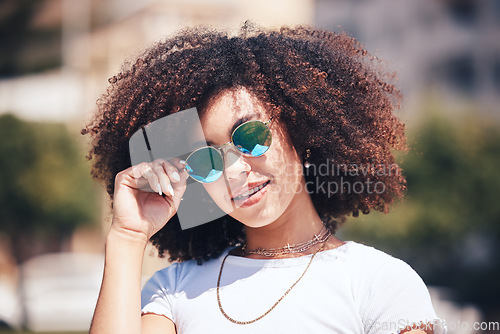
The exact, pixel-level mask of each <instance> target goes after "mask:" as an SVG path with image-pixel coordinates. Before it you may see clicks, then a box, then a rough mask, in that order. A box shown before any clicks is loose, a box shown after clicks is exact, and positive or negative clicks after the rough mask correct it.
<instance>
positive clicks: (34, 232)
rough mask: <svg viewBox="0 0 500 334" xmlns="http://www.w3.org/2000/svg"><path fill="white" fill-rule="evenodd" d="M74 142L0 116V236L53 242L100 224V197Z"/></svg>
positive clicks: (62, 132)
mask: <svg viewBox="0 0 500 334" xmlns="http://www.w3.org/2000/svg"><path fill="white" fill-rule="evenodd" d="M76 136H77V135H76V134H75V135H72V134H70V132H69V131H68V130H67V129H66V127H65V126H64V125H63V124H59V123H52V124H51V123H28V122H23V121H21V120H19V119H17V118H15V117H14V116H12V115H3V116H0V156H1V157H2V158H1V160H2V163H1V164H0V232H4V233H7V234H8V235H11V236H12V238H14V239H15V238H23V240H27V239H28V240H30V238H31V239H33V238H43V237H45V236H56V237H57V236H64V235H69V233H71V232H72V231H73V229H74V228H75V227H76V226H78V225H81V224H88V223H93V222H96V221H97V220H98V219H99V216H98V214H99V210H96V208H97V207H98V203H99V201H98V197H99V196H97V194H98V193H97V192H96V188H95V186H94V184H93V182H92V180H91V178H90V175H89V166H88V163H87V161H86V160H85V157H84V154H83V153H82V152H83V150H81V148H80V147H79V144H78V141H77V137H76ZM17 241H19V240H17ZM15 242H16V240H13V243H14V246H15V245H16V243H15ZM16 255H17V254H16Z"/></svg>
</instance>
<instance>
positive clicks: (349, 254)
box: [344, 241, 411, 274]
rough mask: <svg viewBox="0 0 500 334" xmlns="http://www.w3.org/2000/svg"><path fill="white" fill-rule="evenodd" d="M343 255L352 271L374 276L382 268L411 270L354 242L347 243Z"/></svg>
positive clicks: (390, 256) (400, 262)
mask: <svg viewBox="0 0 500 334" xmlns="http://www.w3.org/2000/svg"><path fill="white" fill-rule="evenodd" d="M344 253H345V259H346V260H347V261H348V262H349V263H350V264H351V267H352V268H353V269H354V270H356V269H357V270H363V271H364V272H365V273H368V272H370V273H371V274H375V273H376V272H379V271H380V270H381V269H382V268H385V269H389V268H390V269H393V270H394V269H399V270H403V271H404V270H408V269H409V268H410V269H411V267H410V266H409V265H408V264H406V263H405V262H404V261H402V260H400V259H398V258H396V257H394V256H392V255H390V254H388V253H385V252H384V251H381V250H379V249H376V248H374V247H372V246H368V245H365V244H362V243H358V242H355V241H348V242H347V244H346V245H345V251H344Z"/></svg>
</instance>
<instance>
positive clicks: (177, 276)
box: [144, 248, 229, 292]
mask: <svg viewBox="0 0 500 334" xmlns="http://www.w3.org/2000/svg"><path fill="white" fill-rule="evenodd" d="M228 251H229V248H228V249H226V250H224V251H223V253H222V254H221V255H220V256H219V257H218V258H216V259H210V260H209V261H205V262H202V263H201V264H198V262H197V261H196V260H194V259H193V260H187V261H183V262H173V263H172V264H171V265H169V266H168V267H165V268H163V269H160V270H158V271H156V272H155V273H154V274H153V276H151V278H150V279H149V280H148V281H147V282H146V285H145V286H144V288H147V287H148V286H151V287H155V288H163V289H167V288H168V289H167V290H168V291H169V292H174V291H175V290H176V289H177V288H178V287H180V286H184V285H185V284H186V283H187V282H188V281H190V280H193V279H194V278H199V277H200V276H203V275H204V274H206V273H207V272H209V271H213V270H214V268H217V267H218V266H219V264H220V262H221V261H222V258H223V257H224V256H225V255H226V254H227V253H228Z"/></svg>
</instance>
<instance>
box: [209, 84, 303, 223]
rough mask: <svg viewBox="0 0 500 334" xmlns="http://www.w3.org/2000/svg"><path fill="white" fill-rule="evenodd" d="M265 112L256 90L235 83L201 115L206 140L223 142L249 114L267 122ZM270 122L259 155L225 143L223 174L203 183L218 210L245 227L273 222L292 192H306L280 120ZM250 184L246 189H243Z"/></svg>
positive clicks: (284, 206) (292, 195) (228, 139)
mask: <svg viewBox="0 0 500 334" xmlns="http://www.w3.org/2000/svg"><path fill="white" fill-rule="evenodd" d="M269 118H270V116H269V114H268V112H267V111H266V110H265V109H264V107H263V105H262V104H260V103H259V101H258V100H257V99H256V97H255V96H253V95H252V94H251V93H250V92H249V91H248V90H247V89H245V88H238V89H232V90H225V91H223V92H222V93H221V94H219V95H218V96H216V97H215V98H212V100H211V101H210V103H209V105H208V106H207V108H206V109H205V110H204V112H203V113H202V116H201V118H200V120H201V124H202V128H203V131H204V134H205V139H206V141H207V143H208V144H209V145H222V144H226V143H228V142H229V141H231V133H232V131H233V130H234V128H236V126H238V125H239V124H241V123H243V122H246V121H250V120H261V121H263V122H266V121H268V120H269ZM269 128H270V130H271V134H272V143H271V146H270V148H269V150H268V151H267V152H266V153H265V154H264V155H262V156H259V157H247V156H243V155H241V154H240V153H239V151H237V150H236V148H234V146H232V145H226V146H224V148H223V152H224V153H223V154H224V161H225V172H224V175H223V176H222V177H221V178H219V179H218V180H217V181H215V182H212V183H207V184H204V186H205V189H206V190H207V192H208V193H209V194H210V196H211V197H212V198H213V200H214V201H215V202H216V203H217V205H218V206H219V207H220V208H221V209H222V210H224V211H225V212H226V213H227V214H229V215H230V216H232V217H233V218H235V219H237V220H238V221H240V222H242V223H243V224H245V225H247V226H249V227H261V226H265V225H268V224H270V223H272V222H273V221H275V220H276V219H278V218H279V217H280V216H281V215H282V214H283V213H284V212H285V210H287V208H288V207H289V205H290V203H291V202H292V200H293V199H294V197H295V196H297V194H299V193H300V194H301V195H304V194H306V193H305V189H304V179H303V171H302V162H301V160H300V157H299V156H298V155H297V153H296V151H295V149H294V147H293V146H292V144H291V141H290V139H289V137H288V135H287V134H286V131H285V128H284V126H282V125H281V124H280V123H279V122H278V121H277V120H272V121H271V122H270V124H269ZM261 187H262V188H261ZM259 188H261V189H259ZM249 190H250V191H251V194H249V193H248V192H247V194H243V193H244V192H246V191H249ZM245 195H246V196H245Z"/></svg>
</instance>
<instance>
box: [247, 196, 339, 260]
mask: <svg viewBox="0 0 500 334" xmlns="http://www.w3.org/2000/svg"><path fill="white" fill-rule="evenodd" d="M302 189H305V188H304V187H303V188H302ZM322 228H323V222H322V221H321V218H320V217H319V215H318V213H317V212H316V209H315V208H314V205H313V203H312V200H311V198H310V196H309V194H308V193H307V192H306V191H305V190H304V191H302V192H299V193H297V194H296V195H295V196H294V197H293V199H292V201H291V202H290V205H289V206H288V208H287V209H286V210H285V212H284V213H283V214H282V215H281V216H280V217H279V218H278V219H277V220H275V221H274V222H272V223H271V224H268V225H266V226H263V227H258V228H255V227H248V226H245V231H246V248H247V249H248V250H250V249H256V248H259V247H260V248H263V249H270V248H280V247H283V246H286V245H287V244H290V245H293V244H298V243H302V242H306V241H309V240H311V239H313V238H314V235H315V234H318V233H319V232H320V231H321V229H322ZM333 239H335V238H334V237H333V236H331V237H330V241H332V240H333ZM337 240H338V239H337ZM319 247H321V244H318V245H315V246H313V247H312V248H311V249H309V250H307V251H305V252H304V253H301V255H304V254H309V253H314V251H315V250H316V248H319ZM325 249H326V248H325ZM289 256H293V255H289ZM299 256H300V255H299ZM248 257H252V258H265V257H263V256H262V255H258V254H251V255H248Z"/></svg>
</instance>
